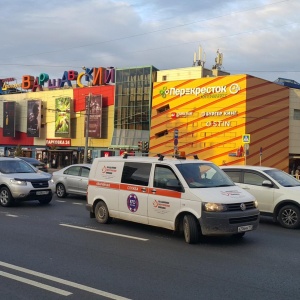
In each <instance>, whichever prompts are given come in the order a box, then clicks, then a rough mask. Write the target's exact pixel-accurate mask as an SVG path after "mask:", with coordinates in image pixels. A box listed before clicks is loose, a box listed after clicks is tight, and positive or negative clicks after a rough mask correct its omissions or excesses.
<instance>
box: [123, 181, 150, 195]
mask: <svg viewBox="0 0 300 300" xmlns="http://www.w3.org/2000/svg"><path fill="white" fill-rule="evenodd" d="M120 190H123V191H132V192H136V193H145V194H148V193H149V189H148V187H146V186H141V185H133V184H125V183H123V184H122V183H121V184H120Z"/></svg>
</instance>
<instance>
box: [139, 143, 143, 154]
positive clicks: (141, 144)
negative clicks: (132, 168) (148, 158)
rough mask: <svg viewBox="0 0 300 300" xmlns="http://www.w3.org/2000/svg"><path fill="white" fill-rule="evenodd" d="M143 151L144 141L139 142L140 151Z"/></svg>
mask: <svg viewBox="0 0 300 300" xmlns="http://www.w3.org/2000/svg"><path fill="white" fill-rule="evenodd" d="M142 150H143V142H142V141H138V151H139V152H140V151H142Z"/></svg>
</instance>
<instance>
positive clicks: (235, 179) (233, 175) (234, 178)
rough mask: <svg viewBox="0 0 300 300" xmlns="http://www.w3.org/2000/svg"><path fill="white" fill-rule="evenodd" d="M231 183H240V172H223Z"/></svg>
mask: <svg viewBox="0 0 300 300" xmlns="http://www.w3.org/2000/svg"><path fill="white" fill-rule="evenodd" d="M223 171H224V172H225V173H226V174H227V175H228V176H229V177H230V178H231V180H232V181H233V182H241V172H240V171H232V170H226V169H225V170H223Z"/></svg>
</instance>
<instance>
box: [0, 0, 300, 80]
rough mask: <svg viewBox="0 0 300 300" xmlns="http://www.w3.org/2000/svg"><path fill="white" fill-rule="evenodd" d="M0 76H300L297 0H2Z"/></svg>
mask: <svg viewBox="0 0 300 300" xmlns="http://www.w3.org/2000/svg"><path fill="white" fill-rule="evenodd" d="M0 3H1V18H0V28H1V29H2V35H1V46H0V78H8V77H14V78H16V80H17V82H19V83H20V82H21V81H22V76H23V75H32V76H34V77H37V76H39V75H40V74H41V73H47V74H48V75H49V77H50V78H53V79H57V78H62V75H63V72H64V71H68V70H75V71H78V72H82V67H83V66H85V67H87V68H92V67H115V68H129V67H138V66H149V65H152V66H154V67H156V68H157V69H159V70H165V69H175V68H185V67H191V66H192V65H193V60H194V53H196V58H197V59H199V48H200V47H201V49H202V51H201V57H200V59H201V60H202V61H204V66H205V67H206V68H208V69H211V68H212V66H213V65H215V58H216V56H217V51H219V52H220V53H222V54H223V63H222V66H221V70H223V71H226V72H229V73H230V74H250V75H253V76H256V77H259V78H263V79H266V80H269V81H274V80H276V79H277V78H278V77H283V78H288V79H293V80H295V81H297V82H299V83H300V59H299V57H300V18H299V12H300V1H299V0H222V1H220V0H186V1H182V0H180V1H177V0H172V1H171V0H152V1H146V0H140V1H139V0H123V1H119V0H48V1H35V0H15V1H11V0H1V1H0Z"/></svg>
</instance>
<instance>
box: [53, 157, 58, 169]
mask: <svg viewBox="0 0 300 300" xmlns="http://www.w3.org/2000/svg"><path fill="white" fill-rule="evenodd" d="M56 164H57V160H56V156H55V155H53V159H52V168H54V169H56Z"/></svg>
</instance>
